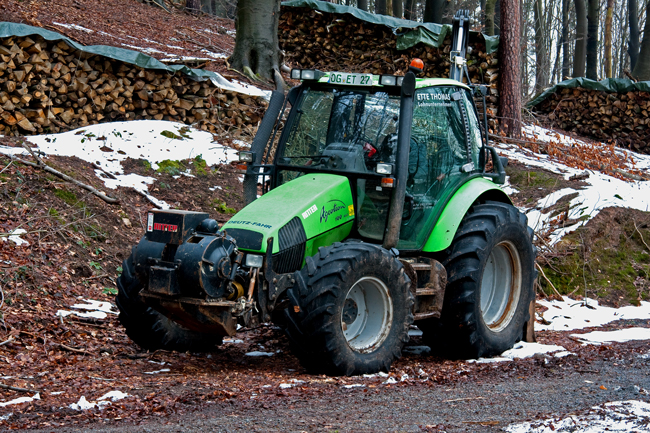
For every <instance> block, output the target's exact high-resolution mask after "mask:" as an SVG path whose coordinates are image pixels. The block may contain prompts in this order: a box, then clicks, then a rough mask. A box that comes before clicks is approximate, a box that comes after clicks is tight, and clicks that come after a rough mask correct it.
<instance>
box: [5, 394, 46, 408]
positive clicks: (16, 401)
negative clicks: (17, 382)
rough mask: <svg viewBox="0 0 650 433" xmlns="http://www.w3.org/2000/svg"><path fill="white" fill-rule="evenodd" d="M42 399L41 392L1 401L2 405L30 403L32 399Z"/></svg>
mask: <svg viewBox="0 0 650 433" xmlns="http://www.w3.org/2000/svg"><path fill="white" fill-rule="evenodd" d="M40 399H41V395H40V394H39V393H36V394H34V395H33V396H31V397H18V398H14V399H13V400H9V401H5V402H0V407H5V406H11V405H14V404H21V403H29V402H30V401H34V400H40Z"/></svg>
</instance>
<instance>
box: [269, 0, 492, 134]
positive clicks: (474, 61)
mask: <svg viewBox="0 0 650 433" xmlns="http://www.w3.org/2000/svg"><path fill="white" fill-rule="evenodd" d="M278 34H279V39H280V47H281V49H282V50H283V51H284V55H285V62H286V63H287V64H289V65H290V66H291V67H294V68H316V69H320V70H323V71H346V72H364V73H372V74H397V75H403V74H404V73H405V72H406V70H407V68H408V65H409V63H410V62H411V60H412V59H413V58H415V57H419V58H421V59H422V60H423V61H424V65H425V66H424V74H423V75H422V76H426V77H441V78H449V67H450V65H451V63H450V61H449V52H450V51H451V36H447V37H446V38H445V40H444V43H443V45H442V47H440V48H434V47H431V46H428V45H425V44H422V43H419V44H417V45H415V46H413V47H411V48H409V49H408V50H403V51H398V50H397V48H396V44H397V36H395V35H394V34H393V33H392V31H391V30H390V29H389V28H388V27H385V26H382V25H376V24H372V23H368V22H364V21H362V20H359V19H357V18H355V17H353V16H351V15H340V14H330V13H323V12H320V11H316V10H312V9H309V8H283V9H282V15H281V16H280V26H279V33H278ZM472 36H473V37H471V38H470V40H469V47H470V48H471V50H468V51H471V52H470V54H469V55H468V57H467V65H468V71H469V75H470V77H471V81H472V83H474V84H485V85H487V86H489V95H488V97H487V105H488V117H489V118H490V126H491V127H494V126H495V123H496V117H497V116H498V112H497V105H498V96H499V95H498V91H497V83H498V78H499V64H498V60H497V53H496V52H494V53H490V54H487V53H486V52H485V51H486V50H485V40H484V39H483V37H482V36H477V35H474V34H473V35H472Z"/></svg>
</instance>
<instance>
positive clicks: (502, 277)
mask: <svg viewBox="0 0 650 433" xmlns="http://www.w3.org/2000/svg"><path fill="white" fill-rule="evenodd" d="M532 241H533V239H532V230H530V229H529V228H528V225H527V219H526V216H525V215H524V214H522V213H521V212H519V211H518V210H517V209H516V208H515V207H514V206H512V205H510V204H505V203H499V202H487V203H484V204H478V205H474V206H472V208H471V209H470V210H469V212H468V213H467V215H466V216H465V217H464V218H463V221H462V222H461V224H460V227H459V228H458V231H457V233H456V236H455V237H454V240H453V242H452V245H451V247H450V248H449V250H448V251H447V253H448V254H447V256H446V258H445V259H444V260H443V262H442V263H443V265H444V266H445V268H446V269H447V276H448V282H447V288H446V290H445V300H444V305H443V310H442V315H441V318H440V320H436V321H430V322H426V321H425V322H423V323H420V324H418V326H419V327H420V328H421V329H422V331H423V332H424V340H425V341H426V342H428V343H430V344H431V345H432V346H436V345H442V347H433V349H436V350H437V349H442V352H443V353H446V354H449V355H452V356H457V357H463V358H478V357H481V356H483V357H489V356H494V355H497V354H500V353H502V352H504V351H506V350H508V349H510V348H511V347H512V346H513V345H514V344H515V343H516V342H517V341H520V340H522V338H523V333H524V329H525V326H526V323H527V322H528V319H529V316H530V315H529V305H530V303H531V302H532V301H533V300H534V299H535V293H534V281H535V277H536V272H535V269H534V266H535V248H534V247H533V244H532Z"/></svg>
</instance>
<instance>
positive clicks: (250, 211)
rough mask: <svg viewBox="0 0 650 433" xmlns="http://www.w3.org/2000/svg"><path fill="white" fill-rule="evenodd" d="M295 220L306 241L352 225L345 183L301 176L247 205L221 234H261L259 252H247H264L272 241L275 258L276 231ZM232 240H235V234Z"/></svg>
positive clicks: (321, 176)
mask: <svg viewBox="0 0 650 433" xmlns="http://www.w3.org/2000/svg"><path fill="white" fill-rule="evenodd" d="M295 217H297V218H298V219H299V220H300V222H301V223H302V225H303V228H304V229H305V234H306V237H307V240H309V239H312V238H315V237H317V236H319V235H321V234H323V233H325V232H328V231H330V230H332V229H334V228H336V227H339V226H342V225H344V224H346V223H350V222H352V221H354V205H353V201H352V191H351V189H350V183H349V181H348V179H347V178H346V177H343V176H337V175H332V174H321V173H319V174H304V175H302V176H300V177H298V178H296V179H294V180H292V181H291V182H288V183H285V184H284V185H281V186H279V187H277V188H275V189H273V190H271V191H269V192H268V193H266V194H264V195H263V196H262V197H260V198H258V199H257V200H255V201H254V202H252V203H250V204H249V205H248V206H246V207H245V208H244V209H242V210H241V211H239V212H238V213H237V214H236V215H235V216H234V217H232V219H231V220H230V221H228V222H227V223H226V224H224V226H223V228H222V230H226V231H228V230H229V229H230V230H232V229H244V230H249V231H251V232H256V233H259V234H261V235H262V245H261V248H260V249H259V250H258V249H256V248H248V250H249V251H255V252H262V253H263V252H266V242H267V240H268V238H269V237H273V239H274V241H273V251H272V252H273V253H274V254H275V253H277V252H278V251H279V248H278V230H280V229H281V228H282V227H284V226H285V225H286V224H288V223H289V222H290V221H291V220H292V219H293V218H295ZM234 233H236V232H234ZM233 236H234V237H235V239H237V235H236V234H233ZM241 249H244V250H246V249H247V248H244V247H241Z"/></svg>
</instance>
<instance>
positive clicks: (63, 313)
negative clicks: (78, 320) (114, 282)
mask: <svg viewBox="0 0 650 433" xmlns="http://www.w3.org/2000/svg"><path fill="white" fill-rule="evenodd" d="M82 300H83V301H84V302H86V304H74V305H73V306H72V307H70V308H76V309H79V310H89V311H88V312H81V311H69V310H59V311H57V312H56V315H57V317H67V316H70V315H71V314H74V315H75V316H77V317H82V318H86V319H100V320H101V319H105V318H106V317H108V314H115V315H118V314H119V313H118V312H117V311H114V310H113V305H112V304H111V303H110V302H103V301H95V300H94V299H82Z"/></svg>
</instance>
